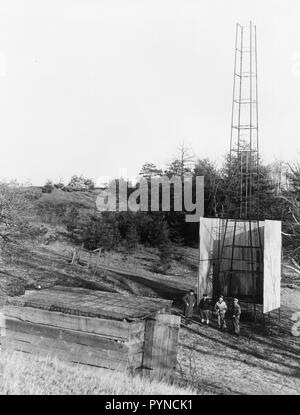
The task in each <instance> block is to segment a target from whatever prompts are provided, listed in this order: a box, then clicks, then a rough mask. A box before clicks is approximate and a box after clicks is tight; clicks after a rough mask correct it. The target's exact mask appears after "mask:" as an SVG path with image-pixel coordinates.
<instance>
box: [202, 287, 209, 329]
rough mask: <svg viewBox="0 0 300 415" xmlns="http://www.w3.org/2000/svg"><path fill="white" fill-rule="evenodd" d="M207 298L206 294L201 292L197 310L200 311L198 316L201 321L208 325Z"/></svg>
mask: <svg viewBox="0 0 300 415" xmlns="http://www.w3.org/2000/svg"><path fill="white" fill-rule="evenodd" d="M209 303H210V302H209V298H208V297H207V294H203V297H202V298H201V300H200V302H199V311H200V317H201V323H205V322H206V324H207V325H209Z"/></svg>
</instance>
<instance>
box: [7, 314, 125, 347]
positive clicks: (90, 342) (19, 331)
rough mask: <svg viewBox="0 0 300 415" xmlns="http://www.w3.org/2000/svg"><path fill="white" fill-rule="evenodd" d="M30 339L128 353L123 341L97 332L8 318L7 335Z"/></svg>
mask: <svg viewBox="0 0 300 415" xmlns="http://www.w3.org/2000/svg"><path fill="white" fill-rule="evenodd" d="M16 336H19V337H20V338H21V336H22V338H23V339H27V338H28V339H29V341H30V336H37V337H39V338H46V339H53V340H62V341H64V342H65V343H66V344H67V343H75V344H81V345H84V346H90V347H94V348H99V349H102V350H110V351H118V352H119V353H121V352H122V353H128V346H127V345H125V344H124V343H123V342H121V341H115V340H112V339H108V338H105V337H102V336H99V335H97V334H88V333H83V332H78V331H75V330H74V331H72V330H65V329H59V328H56V327H51V326H46V325H40V324H36V323H28V322H22V321H20V320H16V319H12V318H7V319H6V337H12V338H16Z"/></svg>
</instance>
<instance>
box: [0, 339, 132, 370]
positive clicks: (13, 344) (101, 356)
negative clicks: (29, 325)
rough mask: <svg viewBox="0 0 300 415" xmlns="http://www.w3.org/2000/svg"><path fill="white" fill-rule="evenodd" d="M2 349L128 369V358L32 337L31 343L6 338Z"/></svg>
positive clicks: (110, 367) (81, 346)
mask: <svg viewBox="0 0 300 415" xmlns="http://www.w3.org/2000/svg"><path fill="white" fill-rule="evenodd" d="M2 349H3V350H6V349H9V350H16V351H22V352H25V353H30V354H34V355H38V356H50V357H55V358H58V359H61V360H64V361H67V362H73V363H81V364H86V365H93V366H98V367H105V368H109V369H117V370H121V369H125V368H127V367H128V364H129V362H128V356H127V355H125V356H124V358H123V359H122V358H118V356H116V355H114V354H112V353H109V352H108V351H103V350H97V349H93V348H91V347H87V346H83V345H74V344H69V343H66V342H64V341H62V340H61V341H57V340H56V341H54V340H53V339H47V338H42V339H41V338H39V337H37V336H36V337H34V336H32V339H31V341H30V342H29V341H24V340H22V339H13V338H10V337H6V338H5V339H4V340H3V342H2Z"/></svg>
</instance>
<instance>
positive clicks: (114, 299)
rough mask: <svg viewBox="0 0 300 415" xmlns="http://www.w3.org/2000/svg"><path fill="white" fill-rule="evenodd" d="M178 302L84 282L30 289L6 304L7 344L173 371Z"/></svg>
mask: <svg viewBox="0 0 300 415" xmlns="http://www.w3.org/2000/svg"><path fill="white" fill-rule="evenodd" d="M171 305H172V302H171V301H168V300H161V299H155V298H148V297H137V296H131V295H122V294H119V293H111V292H104V291H93V290H87V289H83V288H70V287H54V288H51V289H45V290H41V291H27V292H26V293H25V294H24V295H23V296H20V297H12V298H9V299H8V301H7V304H6V305H5V325H6V333H5V336H4V337H2V349H7V348H9V349H13V350H18V351H23V352H26V353H34V354H38V355H43V356H56V357H58V358H60V359H62V360H65V361H70V362H75V363H81V364H86V365H92V366H98V367H104V368H109V369H117V370H118V369H119V370H125V369H129V370H131V371H132V372H141V373H143V374H152V375H153V376H155V377H163V376H166V377H170V376H172V374H173V371H174V369H175V368H176V363H177V342H178V331H179V326H180V317H178V316H175V315H171V314H168V310H169V308H170V307H171Z"/></svg>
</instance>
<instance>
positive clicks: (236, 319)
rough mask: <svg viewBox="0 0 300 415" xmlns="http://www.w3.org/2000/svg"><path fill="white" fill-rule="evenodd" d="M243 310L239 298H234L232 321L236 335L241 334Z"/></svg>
mask: <svg viewBox="0 0 300 415" xmlns="http://www.w3.org/2000/svg"><path fill="white" fill-rule="evenodd" d="M241 313H242V310H241V306H240V305H239V300H238V299H237V298H234V299H233V315H232V322H233V328H234V334H235V335H236V336H239V335H240V316H241Z"/></svg>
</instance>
